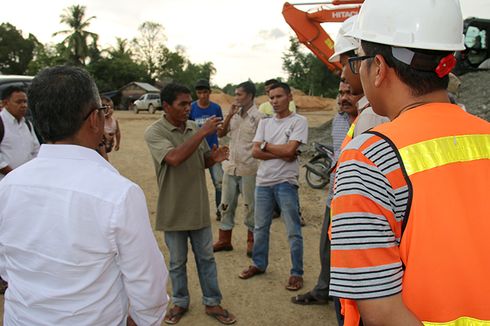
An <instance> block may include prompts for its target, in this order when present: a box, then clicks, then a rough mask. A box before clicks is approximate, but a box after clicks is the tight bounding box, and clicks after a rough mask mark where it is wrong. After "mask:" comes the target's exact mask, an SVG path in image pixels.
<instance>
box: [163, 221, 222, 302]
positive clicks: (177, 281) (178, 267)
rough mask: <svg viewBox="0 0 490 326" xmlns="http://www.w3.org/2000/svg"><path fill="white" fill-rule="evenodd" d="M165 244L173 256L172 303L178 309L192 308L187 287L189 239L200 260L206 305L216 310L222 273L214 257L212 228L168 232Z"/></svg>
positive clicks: (199, 268)
mask: <svg viewBox="0 0 490 326" xmlns="http://www.w3.org/2000/svg"><path fill="white" fill-rule="evenodd" d="M164 234H165V243H166V244H167V247H168V251H169V252H170V267H169V274H170V279H171V281H172V302H173V303H174V305H176V306H179V307H182V308H187V307H189V301H190V297H189V289H188V287H187V268H186V264H187V250H188V243H187V241H188V240H187V239H188V238H189V239H190V240H191V245H192V251H193V252H194V259H195V260H196V266H197V273H198V275H199V283H200V284H201V290H202V294H203V299H202V303H203V304H205V305H206V306H216V305H219V304H220V302H221V298H222V296H221V291H220V289H219V285H218V273H217V271H216V262H215V260H214V254H213V234H212V231H211V227H210V226H209V227H205V228H203V229H199V230H192V231H165V232H164Z"/></svg>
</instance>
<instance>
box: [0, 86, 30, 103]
mask: <svg viewBox="0 0 490 326" xmlns="http://www.w3.org/2000/svg"><path fill="white" fill-rule="evenodd" d="M17 92H21V93H25V92H26V90H25V88H23V87H20V86H8V87H6V88H5V89H4V90H3V92H2V98H1V100H2V101H3V100H7V99H9V98H10V96H12V94H13V93H17Z"/></svg>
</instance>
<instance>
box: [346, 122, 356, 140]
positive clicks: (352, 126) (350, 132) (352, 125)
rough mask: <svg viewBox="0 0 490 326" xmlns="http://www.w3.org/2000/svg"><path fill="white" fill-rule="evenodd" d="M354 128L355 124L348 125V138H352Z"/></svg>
mask: <svg viewBox="0 0 490 326" xmlns="http://www.w3.org/2000/svg"><path fill="white" fill-rule="evenodd" d="M355 128H356V124H355V123H352V124H351V125H350V128H349V131H347V136H349V137H350V138H354V137H353V136H354V129H355Z"/></svg>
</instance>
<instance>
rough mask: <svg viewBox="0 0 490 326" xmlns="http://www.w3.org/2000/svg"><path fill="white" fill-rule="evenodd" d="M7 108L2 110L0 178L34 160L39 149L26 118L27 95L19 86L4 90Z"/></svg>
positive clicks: (0, 115) (0, 125) (0, 118)
mask: <svg viewBox="0 0 490 326" xmlns="http://www.w3.org/2000/svg"><path fill="white" fill-rule="evenodd" d="M2 100H3V103H4V104H5V108H4V109H3V110H2V111H1V112H0V180H2V179H3V178H4V177H5V175H6V174H7V173H9V172H11V171H12V170H13V169H15V168H17V167H19V166H21V165H22V164H24V163H26V162H28V161H30V160H32V159H33V158H34V157H36V155H37V152H38V151H39V141H38V140H37V137H36V134H35V133H34V128H33V126H32V124H31V123H30V122H28V121H27V120H26V119H25V115H26V112H27V95H26V93H25V91H24V89H22V88H20V87H17V86H10V87H7V88H6V89H5V90H4V91H3V92H2Z"/></svg>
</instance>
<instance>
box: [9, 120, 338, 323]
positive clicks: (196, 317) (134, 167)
mask: <svg viewBox="0 0 490 326" xmlns="http://www.w3.org/2000/svg"><path fill="white" fill-rule="evenodd" d="M160 114H161V113H160V112H157V113H156V114H155V115H151V114H149V113H147V112H142V113H140V114H138V115H136V114H134V113H133V112H122V111H119V112H117V113H116V117H117V118H118V119H119V123H120V126H121V129H122V137H123V139H122V145H121V150H120V151H119V152H115V153H111V156H110V159H111V162H112V164H113V165H114V166H115V167H116V168H117V169H118V170H119V171H120V172H121V174H122V175H124V176H126V177H127V178H129V179H131V180H132V181H134V182H136V183H137V184H139V185H140V186H141V187H142V188H143V190H144V192H145V194H146V198H147V203H148V209H149V212H150V218H151V220H152V223H154V219H155V210H156V196H157V186H156V181H155V176H154V169H153V165H152V163H151V160H150V154H149V152H148V149H147V147H146V144H145V143H144V140H143V132H144V130H145V128H146V127H147V126H148V125H150V124H151V123H152V122H153V121H155V120H156V119H158V118H159V116H160ZM305 116H307V117H308V119H309V121H310V123H311V125H314V126H319V125H321V124H323V123H324V122H325V121H326V120H327V119H328V118H329V117H330V116H331V114H330V113H329V112H305ZM207 175H208V189H209V190H210V191H209V193H210V198H209V200H210V203H211V205H210V206H211V207H214V205H213V204H212V203H214V198H213V197H214V191H212V190H213V189H212V184H211V182H210V179H209V174H208V173H207ZM300 200H301V207H302V213H303V216H304V217H305V219H306V222H307V225H306V226H305V227H304V228H303V237H304V248H305V249H304V269H305V288H304V290H305V291H306V290H309V289H311V288H312V287H313V286H314V285H315V284H316V278H317V276H318V272H319V268H320V264H319V257H318V245H319V234H320V228H321V223H322V218H323V211H324V209H325V206H324V201H325V191H322V190H314V189H311V188H309V187H308V186H307V185H306V183H305V181H304V170H303V168H302V170H301V188H300ZM211 215H212V216H214V210H213V211H212V212H211ZM237 224H238V225H237V226H236V227H235V230H234V234H233V240H234V247H235V250H234V251H231V252H224V253H217V254H216V261H217V266H218V277H219V284H220V287H221V291H222V293H223V302H222V304H223V306H224V307H225V308H226V309H229V310H230V311H231V312H233V313H234V314H236V316H237V318H238V324H240V325H336V321H335V313H334V312H333V307H332V304H330V305H329V306H298V305H294V304H292V303H290V298H291V296H293V295H294V294H295V293H292V292H289V291H287V290H286V289H285V288H284V285H285V282H286V280H287V278H288V276H289V269H290V260H289V247H288V243H287V239H286V235H285V228H284V224H283V223H282V221H280V220H279V219H277V220H275V221H274V223H273V226H272V230H271V244H270V265H269V268H268V270H267V273H266V274H264V275H260V276H257V277H255V278H253V279H250V280H241V279H239V278H238V273H239V272H240V271H241V270H242V269H243V268H245V267H247V266H248V265H249V264H250V260H249V258H248V257H247V256H246V255H245V241H246V228H245V227H244V226H243V220H242V215H241V210H240V209H239V210H238V214H237ZM213 232H214V235H215V237H216V236H217V233H218V225H217V222H216V221H214V218H213ZM155 236H156V238H157V240H158V243H159V246H160V249H161V250H162V252H163V254H164V256H165V259H166V260H167V262H168V257H169V255H168V251H167V248H166V247H165V245H164V242H163V235H162V232H155ZM188 275H189V289H190V293H191V298H192V299H191V305H190V311H189V312H188V313H187V315H186V316H185V317H184V318H183V319H182V320H181V322H180V323H179V325H183V326H185V325H193V326H194V325H199V326H200V325H203V326H206V325H215V326H216V325H218V322H217V321H215V320H214V319H212V318H211V317H208V316H206V315H205V314H204V307H203V305H202V304H201V289H200V287H199V282H198V278H197V272H196V266H195V263H194V260H193V256H192V254H190V255H189V262H188ZM168 286H169V287H170V284H169V285H168ZM303 292H304V291H300V292H299V293H303ZM1 307H2V310H1V311H0V312H1V313H3V304H2V305H1Z"/></svg>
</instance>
